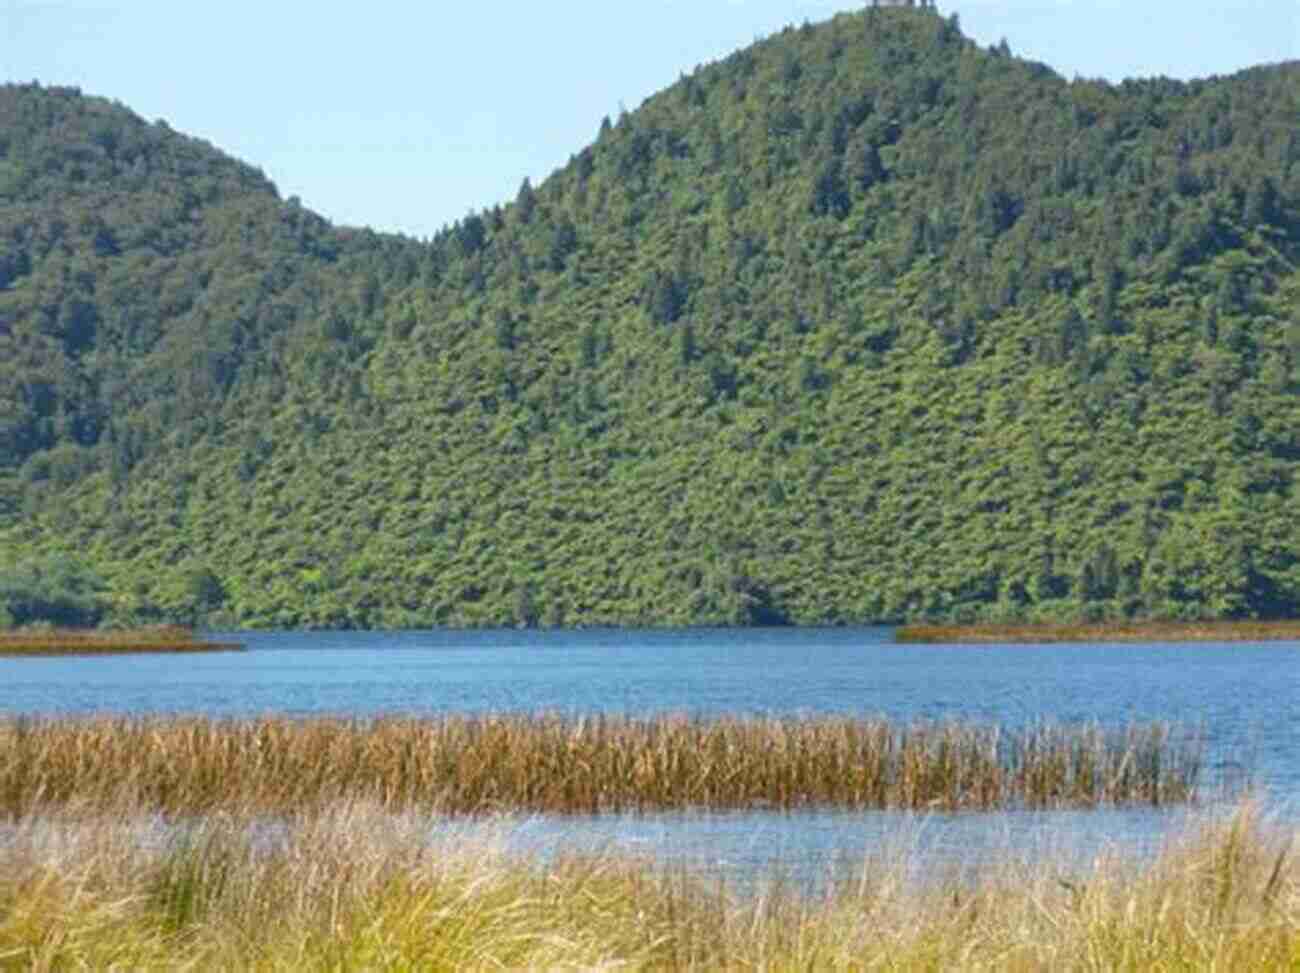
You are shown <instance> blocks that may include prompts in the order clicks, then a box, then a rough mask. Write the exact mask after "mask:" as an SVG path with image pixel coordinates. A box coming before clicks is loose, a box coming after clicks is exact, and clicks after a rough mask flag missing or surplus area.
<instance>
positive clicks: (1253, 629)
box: [894, 620, 1300, 645]
mask: <svg viewBox="0 0 1300 973" xmlns="http://www.w3.org/2000/svg"><path fill="white" fill-rule="evenodd" d="M894 638H895V640H896V641H899V642H907V643H926V644H948V645H960V644H984V643H999V644H1043V643H1053V642H1285V641H1289V642H1296V641H1300V620H1292V621H1271V622H1262V621H1237V622H1161V621H1133V622H1096V623H1079V624H1059V625H997V624H987V625H926V624H916V625H904V626H902V627H900V628H899V629H898V630H897V631H896V632H895V633H894Z"/></svg>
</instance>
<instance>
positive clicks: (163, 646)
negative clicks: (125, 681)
mask: <svg viewBox="0 0 1300 973" xmlns="http://www.w3.org/2000/svg"><path fill="white" fill-rule="evenodd" d="M243 650H244V646H242V645H239V644H235V643H229V642H209V641H206V640H204V639H201V638H199V637H198V636H197V635H195V634H194V633H193V632H192V631H191V630H189V629H187V628H181V627H178V626H171V625H168V626H161V627H158V628H141V629H120V630H113V629H105V630H100V629H23V630H18V631H10V632H0V656H8V657H11V658H28V657H33V658H39V657H48V656H77V655H89V656H100V655H136V654H148V653H166V654H178V653H179V654H187V653H200V652H242V651H243Z"/></svg>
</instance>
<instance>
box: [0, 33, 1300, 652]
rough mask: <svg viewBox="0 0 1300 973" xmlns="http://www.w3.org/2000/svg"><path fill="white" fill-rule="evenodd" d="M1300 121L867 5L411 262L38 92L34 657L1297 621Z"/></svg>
mask: <svg viewBox="0 0 1300 973" xmlns="http://www.w3.org/2000/svg"><path fill="white" fill-rule="evenodd" d="M1298 119H1300V64H1296V63H1291V64H1283V65H1278V66H1270V67H1260V68H1256V69H1252V70H1249V71H1246V72H1243V73H1241V74H1238V75H1236V76H1233V77H1226V78H1214V79H1208V80H1204V81H1195V82H1190V83H1182V82H1174V81H1169V80H1146V81H1131V82H1126V83H1124V84H1121V85H1112V84H1108V83H1104V82H1100V81H1089V80H1075V81H1067V80H1065V79H1063V78H1061V77H1060V76H1058V75H1057V74H1055V73H1054V72H1052V71H1051V70H1050V69H1049V68H1047V67H1045V66H1043V65H1041V64H1036V63H1031V62H1028V61H1025V60H1021V59H1018V58H1016V57H1014V56H1013V55H1012V53H1011V51H1010V50H1008V48H1007V46H1006V45H1005V44H1002V45H999V46H998V47H997V48H994V49H991V50H985V49H982V48H980V47H979V46H978V45H976V44H975V43H973V42H972V41H970V40H969V39H967V38H966V37H965V36H964V35H963V34H962V32H961V29H960V25H959V23H958V22H957V19H956V18H955V17H950V18H944V17H941V16H939V15H938V14H936V13H935V12H934V11H933V10H928V9H908V8H889V9H867V10H864V11H862V12H860V13H857V14H851V15H841V16H838V17H836V18H835V19H834V20H832V21H830V22H828V23H824V24H820V25H816V26H813V25H805V26H803V27H800V28H790V29H788V30H786V31H784V32H782V33H780V34H779V35H777V36H773V37H771V38H768V39H766V40H764V41H761V42H759V43H757V44H755V45H754V46H753V47H751V48H748V49H745V50H742V51H739V52H737V53H735V54H733V55H732V56H730V57H728V58H726V59H725V60H722V61H720V62H718V63H715V64H711V65H707V66H704V67H701V68H700V69H698V70H697V71H695V72H694V73H692V74H690V75H689V76H685V77H683V78H682V79H681V80H680V82H679V83H678V84H676V85H674V86H673V87H671V88H669V89H668V90H666V91H664V92H662V93H660V94H658V95H656V96H654V97H652V98H651V99H649V100H648V101H647V102H646V103H645V104H644V105H643V106H641V107H640V108H639V109H637V110H636V111H634V112H631V113H626V114H624V115H622V116H621V117H619V118H616V119H607V120H606V121H605V123H604V124H602V125H601V126H600V130H599V132H598V133H597V134H596V136H595V140H594V141H593V142H592V144H590V145H588V146H586V147H585V148H582V149H581V151H579V152H578V153H577V154H576V155H575V156H573V158H572V159H571V161H570V162H569V164H568V165H567V166H565V167H564V168H562V169H561V170H559V171H558V172H556V173H555V174H554V175H552V176H551V177H550V178H549V179H547V180H546V181H545V182H543V183H541V184H538V185H536V186H534V185H531V184H530V183H528V182H527V181H525V182H524V183H523V185H521V186H520V187H519V190H518V194H517V196H516V198H515V199H514V201H513V202H512V203H511V204H510V205H505V206H497V207H492V208H490V209H484V210H478V211H472V212H470V213H469V215H467V216H466V217H465V218H464V219H462V220H460V221H459V222H458V223H456V224H455V225H454V226H451V227H448V228H447V229H446V230H445V231H443V232H441V233H440V234H438V235H437V236H436V237H435V238H434V239H432V240H428V241H416V240H411V239H406V238H401V237H396V236H390V235H383V234H378V233H374V232H370V231H367V230H357V229H348V228H339V227H334V226H332V225H330V224H329V223H328V222H327V221H325V220H323V219H321V218H320V217H318V216H316V215H314V214H313V213H311V212H310V211H309V210H307V209H305V208H304V207H303V206H302V205H301V203H300V202H299V201H298V200H296V199H289V200H283V199H281V198H280V197H279V195H278V193H277V191H276V189H275V187H274V186H273V185H271V184H270V183H269V182H268V180H267V179H266V178H264V177H263V176H262V174H261V173H259V172H258V171H257V170H255V169H252V168H250V167H248V166H246V165H243V164H240V163H239V162H237V161H235V160H232V159H230V158H229V157H227V156H225V155H223V154H222V153H220V152H219V151H217V150H216V149H214V148H212V147H211V146H208V145H206V144H204V143H202V142H199V141H196V140H193V139H190V138H186V137H184V136H182V135H180V134H177V133H176V132H173V131H172V130H171V129H170V128H168V127H167V126H166V125H165V124H164V123H161V122H159V123H155V124H148V123H146V122H144V121H142V120H141V119H139V118H138V117H136V116H135V115H133V114H132V113H131V112H130V111H129V110H128V109H126V108H124V107H122V106H120V105H118V104H115V103H112V102H109V101H105V100H101V99H99V98H93V97H88V96H86V95H83V94H82V93H80V92H79V91H76V90H69V89H59V88H49V87H41V86H39V85H24V86H8V87H4V88H0V623H3V622H9V623H13V622H24V621H32V620H36V619H39V618H43V617H45V618H55V619H57V620H74V621H78V620H79V621H83V622H84V621H107V622H115V623H143V622H149V621H154V620H173V621H196V622H206V623H208V624H213V625H230V626H233V625H250V626H331V627H345V626H398V627H401V626H432V625H457V626H459V625H500V624H519V625H548V626H559V625H577V624H582V625H596V624H636V625H677V624H755V623H757V624H772V623H794V624H847V623H861V622H873V621H883V620H898V619H913V618H934V619H956V620H960V619H1045V618H1051V619H1062V618H1070V619H1075V618H1102V617H1121V616H1123V617H1131V616H1156V617H1162V618H1179V617H1212V618H1227V617H1242V616H1259V617H1276V616H1295V615H1297V614H1300V493H1298V492H1297V489H1296V482H1295V480H1296V473H1297V465H1298V463H1300V395H1298V394H1297V393H1300V123H1298V122H1297V120H1298ZM436 189H437V187H436V186H431V187H430V191H436ZM412 205H413V206H418V205H419V202H418V200H413V201H412Z"/></svg>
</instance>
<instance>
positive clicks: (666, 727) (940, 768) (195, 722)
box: [0, 716, 1202, 817]
mask: <svg viewBox="0 0 1300 973" xmlns="http://www.w3.org/2000/svg"><path fill="white" fill-rule="evenodd" d="M1201 753H1202V747H1201V743H1200V741H1199V739H1197V737H1196V736H1195V735H1193V734H1190V733H1186V732H1182V731H1178V730H1175V729H1174V728H1171V727H1170V726H1168V725H1166V724H1163V723H1152V724H1142V725H1133V726H1130V727H1127V728H1124V729H1106V728H1102V727H1099V726H1096V725H1090V724H1085V725H1054V724H1046V723H1044V724H1039V725H1037V726H1033V727H1029V728H1026V729H1022V730H1015V731H1008V730H1004V729H1001V728H999V727H997V726H984V725H976V724H965V723H955V722H951V723H915V724H905V725H900V724H894V723H891V722H889V721H888V720H885V719H858V718H848V717H844V718H838V717H826V718H816V719H759V718H754V719H745V718H727V719H695V718H689V717H684V716H661V717H650V718H644V719H634V718H620V717H609V716H597V717H572V718H570V717H559V716H535V717H528V716H482V717H474V716H447V717H442V718H436V719H414V718H410V719H407V718H385V719H380V720H376V721H373V722H359V721H349V720H337V719H316V720H307V721H295V720H291V719H285V718H265V719H258V720H247V721H224V720H213V719H205V718H188V717H187V718H174V719H107V718H101V719H93V720H88V721H79V720H39V719H29V718H20V719H16V720H9V721H7V722H0V815H7V816H9V817H20V816H22V815H24V814H27V813H30V811H31V810H32V809H33V808H34V807H37V806H48V805H58V806H68V805H76V806H81V807H88V808H103V807H109V806H113V805H116V804H118V803H121V802H123V801H126V802H127V803H130V804H133V805H139V806H143V807H147V808H150V809H153V810H155V811H157V812H160V813H162V814H165V815H194V814H204V813H210V812H213V811H219V810H221V809H223V808H226V807H233V806H241V807H250V808H255V809H256V810H257V811H258V812H259V813H264V814H273V815H284V814H290V813H297V812H300V811H303V810H310V809H313V808H320V807H326V806H330V805H333V804H335V803H337V802H340V801H351V800H365V801H370V802H374V803H376V804H377V805H378V806H380V807H383V808H385V809H389V810H402V809H407V808H425V809H430V810H435V811H437V812H439V813H442V814H449V815H466V814H483V813H491V812H501V811H524V812H543V813H550V814H583V815H585V814H598V813H605V812H649V811H660V810H670V809H701V810H740V809H753V808H772V809H782V810H792V809H798V808H808V807H836V808H846V809H908V810H927V809H934V810H946V811H967V810H981V811H984V810H995V809H1005V808H1015V807H1023V808H1063V807H1077V808H1093V807H1102V806H1120V805H1150V806H1161V805H1173V804H1184V803H1190V802H1194V801H1195V800H1196V797H1197V790H1196V789H1197V781H1198V776H1199V773H1200V769H1201Z"/></svg>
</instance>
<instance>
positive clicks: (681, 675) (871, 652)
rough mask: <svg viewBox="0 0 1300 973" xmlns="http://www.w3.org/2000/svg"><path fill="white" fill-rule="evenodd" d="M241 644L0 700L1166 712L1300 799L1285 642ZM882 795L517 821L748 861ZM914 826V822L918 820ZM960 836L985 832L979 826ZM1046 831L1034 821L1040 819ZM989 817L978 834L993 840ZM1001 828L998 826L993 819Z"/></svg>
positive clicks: (960, 820)
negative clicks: (860, 800) (747, 808)
mask: <svg viewBox="0 0 1300 973" xmlns="http://www.w3.org/2000/svg"><path fill="white" fill-rule="evenodd" d="M214 638H217V639H220V640H235V641H239V642H242V643H244V644H245V645H246V646H247V647H248V650H249V651H247V652H245V653H238V654H221V655H199V656H163V655H158V656H117V657H110V658H59V659H0V715H3V714H10V715H13V714H32V715H36V714H43V715H56V714H60V715H69V714H72V715H76V714H104V713H114V714H133V715H144V714H168V713H199V714H207V715H213V716H256V715H261V714H267V713H276V714H288V715H295V716H306V715H314V714H329V715H344V716H373V715H379V714H395V713H400V714H437V713H448V712H525V713H532V712H540V711H546V712H559V713H590V712H607V713H610V712H618V713H626V714H652V713H661V712H686V713H694V714H700V715H711V714H723V713H728V714H771V715H787V714H804V715H812V714H818V713H841V714H844V713H847V714H861V715H872V716H875V715H884V716H888V717H891V718H896V719H903V720H910V719H946V718H964V719H971V720H979V721H992V722H997V723H1000V724H1002V725H1004V726H1011V727H1014V726H1017V725H1023V724H1027V723H1034V722H1037V721H1040V720H1044V719H1049V720H1057V721H1065V722H1069V721H1077V720H1095V721H1097V722H1100V723H1102V724H1106V725H1117V726H1118V725H1124V724H1127V723H1129V722H1132V721H1143V720H1152V719H1160V720H1169V721H1172V722H1174V723H1176V724H1180V725H1182V726H1184V727H1188V728H1190V729H1191V730H1193V731H1195V732H1197V733H1199V734H1201V735H1202V736H1203V738H1204V741H1205V745H1206V754H1207V780H1210V781H1220V780H1225V779H1226V780H1232V779H1233V778H1234V777H1235V776H1236V775H1237V773H1238V771H1241V770H1246V771H1249V774H1250V776H1251V778H1252V780H1253V781H1254V783H1255V785H1256V787H1257V788H1258V790H1259V791H1260V793H1261V794H1262V795H1263V796H1264V797H1265V798H1266V800H1267V802H1268V805H1269V806H1270V807H1271V808H1274V809H1276V810H1278V811H1279V812H1280V813H1282V814H1283V815H1285V816H1287V817H1288V818H1290V817H1293V816H1295V810H1296V809H1297V808H1300V643H1261V644H1249V643H1247V644H1231V645H1218V644H1146V645H1095V644H1091V645H1052V646H1032V645H1030V646H1026V645H1016V646H1000V645H994V646H903V645H895V644H893V643H892V641H891V639H892V632H891V631H890V630H889V629H883V628H878V629H856V630H854V629H827V630H775V629H774V630H758V631H754V630H692V631H674V632H662V631H584V632H523V631H518V632H517V631H496V632H404V633H364V632H359V633H354V632H349V633H225V634H218V635H214ZM899 822H900V818H899V816H891V815H878V814H877V815H840V814H816V813H809V814H803V815H795V816H793V817H791V816H783V815H776V814H764V813H756V814H748V815H731V816H726V815H724V816H698V815H656V816H653V817H649V818H627V819H625V818H611V819H598V820H593V821H587V822H585V823H582V824H581V825H577V824H575V823H574V822H572V821H568V822H555V821H547V820H544V819H536V820H534V821H532V822H529V823H528V824H527V826H526V827H523V828H521V830H520V831H519V834H520V835H521V836H522V839H521V840H523V841H524V843H525V844H530V843H537V844H539V845H542V846H544V845H546V844H547V843H548V842H549V843H554V842H555V841H557V840H560V838H559V836H563V840H564V841H566V842H573V841H580V842H587V843H590V842H595V843H597V844H600V843H604V844H605V845H607V846H617V847H619V848H624V849H627V850H632V851H637V850H645V851H648V852H651V853H654V854H656V855H657V856H659V857H665V856H666V857H672V856H673V855H676V854H684V855H688V856H693V857H701V856H704V857H708V858H710V859H711V860H712V859H716V861H717V862H718V863H725V862H735V863H739V867H741V868H742V869H743V868H746V867H750V866H753V865H755V864H761V863H762V862H764V861H766V860H767V859H768V858H769V857H770V856H771V855H776V856H777V857H778V858H780V859H782V860H785V861H793V862H803V863H805V864H806V863H807V862H812V861H816V862H821V861H824V860H829V859H831V858H835V857H838V856H841V855H844V854H847V855H848V856H849V857H850V858H851V857H853V856H855V855H858V854H859V853H860V852H863V851H865V850H867V849H869V848H871V847H873V846H878V845H879V842H880V840H881V836H882V835H884V834H887V833H891V832H897V830H898V825H899ZM927 822H928V823H927V824H926V825H925V827H924V828H923V829H922V833H923V834H926V835H928V836H929V837H928V838H927V839H926V840H928V841H930V842H931V845H932V846H933V848H935V849H939V850H942V849H943V848H945V847H950V846H951V847H963V848H966V849H968V850H969V849H971V848H979V847H984V846H986V845H989V844H990V842H992V843H993V844H995V845H997V847H999V848H1000V849H1004V850H1005V848H1006V847H1009V846H1018V847H1022V848H1028V847H1030V846H1032V845H1034V844H1035V843H1036V842H1048V843H1054V844H1056V845H1059V844H1060V835H1061V834H1062V833H1063V832H1065V831H1068V833H1069V834H1071V835H1072V836H1073V838H1074V839H1075V840H1076V841H1077V842H1079V843H1080V846H1081V848H1082V849H1083V853H1085V854H1091V853H1093V852H1094V851H1095V850H1096V849H1097V848H1098V847H1100V846H1101V845H1102V844H1104V843H1106V842H1112V841H1113V842H1114V843H1117V844H1121V845H1128V846H1142V847H1145V846H1149V845H1152V844H1154V843H1158V841H1159V839H1160V838H1161V836H1162V835H1164V834H1165V833H1167V832H1168V831H1169V830H1170V829H1171V828H1175V829H1176V828H1177V827H1181V826H1182V824H1183V817H1182V815H1181V813H1179V812H1161V813H1155V812H1150V811H1126V812H1107V813H1103V814H1093V815H1078V814H1073V815H1050V814H1046V815H1045V814H1039V815H1012V814H998V815H979V816H965V817H957V818H944V817H935V818H932V819H927ZM926 829H928V830H926ZM979 836H983V837H982V838H981V837H979ZM1047 836H1052V837H1047ZM995 838H996V840H994V839H995ZM1003 839H1005V840H1003Z"/></svg>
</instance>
